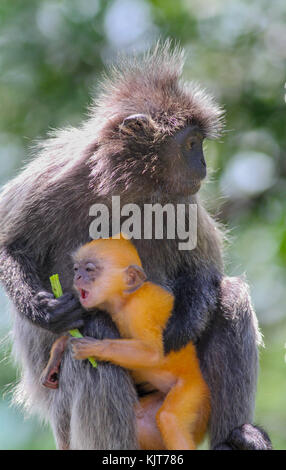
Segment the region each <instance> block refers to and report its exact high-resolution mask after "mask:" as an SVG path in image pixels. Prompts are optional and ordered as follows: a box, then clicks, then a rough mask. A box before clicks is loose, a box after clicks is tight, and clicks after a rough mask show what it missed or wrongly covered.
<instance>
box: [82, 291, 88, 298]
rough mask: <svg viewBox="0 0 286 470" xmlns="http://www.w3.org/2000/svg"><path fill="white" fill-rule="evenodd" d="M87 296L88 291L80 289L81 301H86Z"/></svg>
mask: <svg viewBox="0 0 286 470" xmlns="http://www.w3.org/2000/svg"><path fill="white" fill-rule="evenodd" d="M87 296H88V291H87V290H85V289H80V298H81V299H86V298H87Z"/></svg>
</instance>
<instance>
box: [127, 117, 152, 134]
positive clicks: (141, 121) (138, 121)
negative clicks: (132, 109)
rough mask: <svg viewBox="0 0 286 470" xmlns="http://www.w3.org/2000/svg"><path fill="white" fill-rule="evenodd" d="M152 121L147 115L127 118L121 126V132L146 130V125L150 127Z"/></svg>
mask: <svg viewBox="0 0 286 470" xmlns="http://www.w3.org/2000/svg"><path fill="white" fill-rule="evenodd" d="M149 122H150V119H149V118H148V116H147V115H146V114H131V116H128V117H127V118H125V119H124V120H123V122H122V124H121V125H120V131H121V132H127V133H128V132H131V131H138V130H140V129H144V127H145V126H146V125H148V124H149Z"/></svg>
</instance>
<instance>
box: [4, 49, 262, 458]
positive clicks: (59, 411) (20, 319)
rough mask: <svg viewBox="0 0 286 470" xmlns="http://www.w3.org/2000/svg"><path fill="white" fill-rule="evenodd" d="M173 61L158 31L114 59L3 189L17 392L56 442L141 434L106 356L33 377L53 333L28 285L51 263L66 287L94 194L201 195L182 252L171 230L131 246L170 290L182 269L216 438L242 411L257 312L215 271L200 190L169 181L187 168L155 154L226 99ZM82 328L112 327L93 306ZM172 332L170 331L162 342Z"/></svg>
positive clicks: (213, 114) (213, 236)
mask: <svg viewBox="0 0 286 470" xmlns="http://www.w3.org/2000/svg"><path fill="white" fill-rule="evenodd" d="M182 64H183V61H182V53H181V51H180V50H179V49H176V50H175V51H174V52H173V53H172V52H170V47H169V45H168V44H167V45H163V46H158V47H157V48H156V49H155V51H153V52H151V53H149V54H147V55H146V56H145V57H144V58H143V59H142V60H141V61H139V62H138V61H137V59H136V60H135V59H134V58H133V59H131V60H124V61H123V62H122V64H121V66H120V67H119V68H117V69H115V70H113V72H111V74H110V77H109V78H107V79H105V81H104V82H103V84H102V86H101V92H100V93H99V96H98V98H97V100H96V101H95V102H94V104H93V106H92V107H91V110H90V116H89V118H88V120H87V121H85V122H84V123H83V124H82V125H81V126H80V127H79V128H78V129H74V128H70V129H66V130H62V131H59V132H56V133H54V134H52V135H51V136H50V138H49V139H48V140H47V141H45V142H43V143H41V144H40V145H39V146H38V147H37V149H36V150H35V154H36V155H37V156H36V158H35V159H34V160H33V161H32V162H31V163H29V164H28V165H27V167H26V168H25V169H24V170H23V171H22V172H21V173H20V174H19V175H18V176H17V177H16V178H15V179H14V180H12V181H11V182H10V183H8V184H7V185H6V187H5V188H4V190H3V191H2V194H1V199H0V219H1V230H0V243H1V247H2V248H1V265H0V278H1V281H2V283H3V284H4V286H5V287H6V290H7V292H8V294H9V295H10V297H11V298H12V300H13V302H14V304H15V306H16V312H15V316H14V326H13V335H14V352H15V354H16V356H17V358H18V361H19V363H20V364H21V367H22V380H21V383H20V385H19V386H18V388H17V392H16V401H17V402H19V403H22V404H24V406H26V408H27V409H29V410H35V411H37V412H39V413H40V414H41V415H42V416H43V417H44V418H45V419H46V420H48V421H50V423H51V425H52V428H53V431H54V433H55V437H56V440H57V445H58V447H59V448H66V447H70V448H73V449H119V448H120V449H134V448H136V446H137V443H136V438H135V432H134V415H133V408H134V403H135V401H136V394H135V390H134V387H133V385H132V383H131V380H130V378H129V375H128V374H127V373H126V372H125V371H123V370H122V369H120V368H118V367H116V366H113V365H110V364H104V363H102V364H100V365H99V367H98V369H92V368H91V367H90V365H89V364H88V363H86V364H83V363H82V362H76V361H74V360H72V358H71V355H70V352H69V351H67V352H66V353H65V357H64V361H63V364H62V368H61V378H60V387H59V389H58V390H57V391H53V390H52V391H51V390H48V389H44V388H43V387H41V385H40V383H39V379H40V375H41V372H42V370H43V368H44V366H45V364H46V362H47V359H48V354H49V351H50V348H51V345H52V343H53V342H54V340H55V338H56V335H54V334H52V333H51V332H49V331H48V330H47V329H46V328H47V327H45V328H41V326H40V325H42V326H44V325H43V323H41V322H42V321H43V312H41V311H39V310H38V309H37V308H36V306H35V303H34V296H35V294H36V293H37V292H39V291H42V290H43V289H45V290H50V285H49V276H50V275H51V274H54V273H59V276H60V279H61V281H62V285H63V289H64V291H70V290H71V287H72V260H71V257H70V254H71V253H72V252H73V251H74V250H75V249H76V248H77V247H78V246H79V245H80V244H82V243H85V242H86V241H87V240H88V229H89V224H90V222H91V220H90V218H89V216H88V212H89V208H90V206H91V205H92V204H94V203H95V202H105V203H106V204H107V205H109V204H110V203H111V196H112V195H117V194H120V195H121V201H122V204H124V203H126V202H136V203H138V204H143V203H144V202H151V203H152V202H174V203H176V202H181V203H182V202H185V203H189V202H196V201H197V202H198V204H199V233H198V247H197V248H196V249H195V250H193V251H192V252H179V251H178V249H177V240H163V241H162V240H141V241H139V240H138V241H136V245H137V248H138V251H139V255H140V257H141V259H142V262H143V266H144V268H145V270H146V272H147V275H148V277H149V278H150V280H152V281H155V282H159V283H161V284H163V285H164V286H166V287H169V288H170V289H174V290H175V291H176V286H177V285H178V298H179V299H181V298H182V299H183V297H184V295H185V294H184V292H183V291H181V290H179V287H180V279H179V280H177V278H178V273H179V272H181V273H182V280H183V281H186V279H188V276H189V275H190V282H189V285H190V286H193V288H194V291H193V292H195V295H194V294H193V293H192V292H190V294H189V297H187V296H185V303H184V305H185V306H186V305H187V306H188V305H189V307H188V309H187V311H186V312H185V314H186V315H188V318H187V317H182V318H186V321H187V320H188V319H189V318H190V319H191V321H190V324H189V327H190V328H189V330H188V335H189V336H188V338H189V339H194V340H196V341H197V347H198V350H199V354H200V359H201V364H202V369H203V372H204V374H205V377H206V380H207V382H208V383H209V386H210V388H211V392H212V404H213V408H212V418H211V424H210V431H211V442H212V446H215V445H216V444H218V443H219V442H223V441H224V440H225V439H226V438H227V436H228V434H229V433H230V432H231V431H232V429H233V428H234V427H236V426H240V425H241V424H243V423H245V422H250V421H251V420H252V416H253V407H254V395H255V386H256V375H257V346H256V343H257V341H258V340H259V334H258V330H257V324H256V319H255V315H254V313H253V311H252V309H251V307H250V303H249V300H248V295H247V293H246V291H245V287H243V285H242V284H241V283H240V281H237V280H233V281H231V280H227V279H226V280H224V281H223V282H222V284H221V279H222V275H223V266H222V240H223V235H222V233H221V232H220V229H219V227H218V226H217V224H216V223H215V222H214V221H213V220H212V219H211V217H210V216H209V215H208V214H207V212H206V211H205V210H204V208H203V207H202V206H201V204H200V202H199V200H198V198H197V196H196V195H193V196H191V197H189V196H188V195H187V194H186V192H185V193H184V194H183V195H182V194H180V193H179V192H178V188H184V187H185V186H184V185H185V181H184V180H183V176H182V175H180V174H177V173H176V169H175V170H174V168H173V170H172V169H170V168H169V170H168V171H169V173H167V172H166V170H165V167H164V166H163V165H162V161H161V160H162V159H161V157H160V149H161V148H162V145H164V142H165V140H166V139H167V138H168V136H170V135H172V134H173V133H174V132H175V131H176V130H178V129H180V128H182V127H184V125H185V124H186V123H187V122H190V121H191V122H192V121H194V122H196V123H198V124H199V125H200V127H201V129H202V130H203V132H204V134H205V136H208V137H215V136H217V135H218V134H219V133H220V131H221V128H222V121H221V116H222V111H221V109H220V108H219V107H218V106H217V105H216V104H215V103H214V102H213V100H212V99H211V98H209V97H208V96H207V95H206V94H205V93H204V92H203V91H201V90H200V89H199V88H198V87H197V86H194V85H192V84H189V85H186V84H182V83H181V82H180V80H179V78H180V72H181V68H182ZM138 113H141V114H142V113H143V114H145V115H147V116H148V117H149V120H148V123H146V127H145V128H144V136H143V137H144V138H143V137H142V136H141V140H140V135H139V134H138V133H136V131H135V132H132V129H131V132H130V130H129V131H128V132H124V129H121V127H120V125H121V123H122V122H123V120H124V119H125V118H126V117H127V116H130V115H132V114H138ZM132 139H133V140H132ZM142 139H143V140H142ZM140 146H141V147H140ZM138 148H139V149H141V150H138ZM142 149H143V150H142ZM142 152H143V154H142ZM170 175H171V176H170ZM163 177H164V178H165V179H163V180H162V178H163ZM195 286H196V288H195ZM220 286H221V287H220ZM179 313H180V312H179ZM174 318H175V320H176V319H177V320H178V322H179V323H181V326H180V327H178V326H176V325H177V323H174V325H175V326H174V325H173V328H174V329H175V331H178V332H179V333H178V341H177V343H176V341H175V343H176V344H175V346H171V347H180V344H179V343H180V337H183V333H184V331H182V334H181V330H180V328H181V329H184V328H185V325H184V323H183V320H182V321H181V322H180V318H179V316H178V315H176V316H174ZM177 320H176V321H177ZM186 326H187V324H186ZM171 329H172V325H171V326H170V329H169V331H171ZM82 331H83V333H84V334H87V335H89V336H94V337H108V336H114V335H115V336H116V335H117V332H116V330H115V328H114V325H113V324H111V323H110V320H109V319H108V318H107V317H106V316H105V315H104V314H103V313H100V312H96V313H95V314H94V315H91V316H90V317H89V319H88V321H86V324H85V327H84V328H83V330H82ZM169 339H170V338H169ZM169 339H168V331H167V332H166V347H168V341H169ZM171 343H172V338H171Z"/></svg>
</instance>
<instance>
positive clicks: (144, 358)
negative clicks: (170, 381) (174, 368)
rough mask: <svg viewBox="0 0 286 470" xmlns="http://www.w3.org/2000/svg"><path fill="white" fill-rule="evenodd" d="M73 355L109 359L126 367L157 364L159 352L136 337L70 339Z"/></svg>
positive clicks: (82, 357) (159, 357) (159, 356)
mask: <svg viewBox="0 0 286 470" xmlns="http://www.w3.org/2000/svg"><path fill="white" fill-rule="evenodd" d="M71 343H72V349H73V357H74V358H75V359H86V358H88V357H89V356H93V357H95V358H96V359H99V360H101V361H111V362H113V363H114V364H117V365H120V366H122V367H126V369H137V368H140V369H141V368H152V367H155V366H156V365H159V363H160V360H161V354H160V353H159V351H158V350H157V349H156V348H152V347H151V346H149V345H147V344H145V343H143V341H140V340H137V339H103V340H96V339H94V338H88V337H86V338H83V339H78V338H74V339H71Z"/></svg>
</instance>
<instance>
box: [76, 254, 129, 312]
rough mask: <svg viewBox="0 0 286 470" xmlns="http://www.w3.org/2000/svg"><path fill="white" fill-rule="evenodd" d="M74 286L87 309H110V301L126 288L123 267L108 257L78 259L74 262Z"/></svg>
mask: <svg viewBox="0 0 286 470" xmlns="http://www.w3.org/2000/svg"><path fill="white" fill-rule="evenodd" d="M74 288H75V290H76V291H77V293H78V295H79V300H80V303H81V304H82V306H83V307H84V308H85V309H87V310H88V309H92V308H95V307H98V308H102V309H106V308H107V309H108V305H109V303H110V302H111V301H112V300H113V299H114V297H116V296H117V295H118V294H119V295H120V294H121V293H122V292H123V290H124V288H125V282H124V278H123V273H122V269H120V268H119V267H118V266H116V265H115V264H114V263H112V262H110V260H109V259H108V258H105V259H104V260H103V259H102V260H100V259H99V258H96V257H94V256H93V257H92V258H91V257H87V258H82V259H78V261H76V262H75V264H74Z"/></svg>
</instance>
